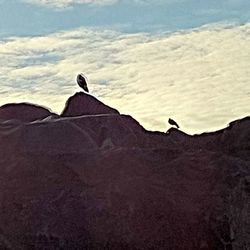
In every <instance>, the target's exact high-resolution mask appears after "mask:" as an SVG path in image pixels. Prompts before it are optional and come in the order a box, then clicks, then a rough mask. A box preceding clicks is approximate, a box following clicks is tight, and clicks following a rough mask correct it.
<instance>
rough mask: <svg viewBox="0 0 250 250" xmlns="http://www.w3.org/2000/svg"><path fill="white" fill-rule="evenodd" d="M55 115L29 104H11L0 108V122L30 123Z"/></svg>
mask: <svg viewBox="0 0 250 250" xmlns="http://www.w3.org/2000/svg"><path fill="white" fill-rule="evenodd" d="M52 115H55V114H54V113H51V112H50V111H49V110H48V109H46V108H44V107H41V106H37V105H34V104H30V103H11V104H5V105H3V106H1V107H0V119H1V120H19V121H22V122H32V121H36V120H41V119H44V118H46V117H48V116H52Z"/></svg>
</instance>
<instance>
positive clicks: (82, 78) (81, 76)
mask: <svg viewBox="0 0 250 250" xmlns="http://www.w3.org/2000/svg"><path fill="white" fill-rule="evenodd" d="M76 81H77V83H78V85H79V86H80V87H81V88H82V89H83V90H84V91H86V92H89V89H88V86H87V79H86V77H85V76H84V74H78V75H77V78H76Z"/></svg>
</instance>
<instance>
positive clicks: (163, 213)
mask: <svg viewBox="0 0 250 250" xmlns="http://www.w3.org/2000/svg"><path fill="white" fill-rule="evenodd" d="M12 107H13V109H11V110H10V109H8V106H7V108H6V106H5V107H1V108H0V121H1V122H0V249H23V250H26V249H35V250H36V249H51V250H54V249H63V250H69V249H70V250H71V249H77V250H78V249H79V250H81V249H93V250H97V249H112V250H120V249H128V250H129V249H131V250H132V249H133V250H135V249H137V250H138V249H143V250H144V249H145V250H149V249H151V250H152V249H156V250H158V249H160V250H161V249H162V250H166V249H176V250H179V249H180V250H193V249H234V250H235V249H237V250H241V249H249V248H250V230H249V229H250V213H249V211H250V167H249V162H250V118H248V117H247V118H244V119H241V120H237V121H234V122H232V123H230V125H229V126H228V127H227V128H225V129H223V130H220V131H217V132H213V133H204V134H201V135H195V136H190V135H188V134H185V133H184V132H182V131H179V130H176V129H175V130H171V131H170V132H169V133H168V134H165V133H161V132H150V131H147V130H145V129H144V128H143V127H142V126H141V125H140V124H139V123H138V122H137V121H136V120H135V119H133V118H132V117H131V116H127V115H121V114H119V112H118V111H117V110H115V109H113V108H110V107H108V106H106V105H105V104H103V103H101V102H100V101H99V100H98V99H96V98H94V97H92V96H90V95H88V94H85V93H80V94H79V93H77V94H75V95H74V96H72V97H70V98H69V100H68V101H67V104H66V107H65V109H64V111H63V112H62V115H61V116H51V113H50V112H49V111H48V110H47V111H46V110H43V109H39V108H38V107H37V106H32V105H31V106H29V110H30V111H29V117H28V116H27V115H24V114H22V109H20V107H22V104H20V105H18V104H16V105H15V107H14V106H12ZM42 110H43V111H42ZM41 111H42V112H41ZM1 114H4V115H2V116H1ZM13 114H15V115H13ZM46 115H48V116H49V117H50V118H48V119H46V118H45V116H46ZM34 117H35V118H36V120H34ZM10 119H11V120H12V121H13V120H15V121H18V122H11V121H10Z"/></svg>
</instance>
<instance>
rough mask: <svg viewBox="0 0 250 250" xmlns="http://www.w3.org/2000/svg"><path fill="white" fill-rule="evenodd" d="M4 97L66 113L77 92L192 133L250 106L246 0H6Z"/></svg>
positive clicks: (0, 46) (0, 92)
mask: <svg viewBox="0 0 250 250" xmlns="http://www.w3.org/2000/svg"><path fill="white" fill-rule="evenodd" d="M0 7H1V8H0V28H1V32H0V55H1V57H0V65H1V69H0V81H1V89H0V98H1V99H0V100H1V101H0V104H1V105H2V104H5V103H8V102H21V101H26V102H33V103H36V104H39V105H43V106H47V107H49V108H51V109H52V110H53V111H55V112H58V113H60V112H61V111H62V109H63V107H64V104H65V102H66V100H67V98H68V97H69V96H70V95H72V94H74V92H75V91H80V89H79V88H78V86H77V85H76V82H75V77H76V75H77V74H78V73H80V72H83V73H85V74H86V75H87V77H88V79H89V89H90V93H91V94H92V95H94V96H95V97H97V98H99V99H100V100H101V101H103V102H104V103H106V104H107V105H109V106H112V107H114V108H116V109H118V110H119V111H120V112H121V113H124V114H130V115H132V116H133V117H134V118H135V119H137V120H138V121H139V122H140V123H141V124H142V125H143V126H144V127H145V128H146V129H149V130H160V131H166V130H167V129H168V128H169V127H170V126H169V125H168V123H167V121H168V118H169V117H171V118H173V119H175V120H176V121H177V122H178V124H179V125H180V128H181V130H183V131H185V132H187V133H201V132H205V131H213V130H217V129H220V128H223V127H226V125H227V124H228V123H229V122H230V121H232V120H235V119H238V118H241V117H244V116H247V115H250V107H249V105H248V103H249V98H250V84H249V83H248V82H249V79H250V61H249V58H250V2H249V3H247V2H246V1H243V0H221V1H219V2H218V1H214V0H211V1H209V3H207V2H204V1H201V0H200V1H197V0H196V1H194V0H166V1H163V0H159V1H156V0H58V1H53V0H47V1H45V0H0Z"/></svg>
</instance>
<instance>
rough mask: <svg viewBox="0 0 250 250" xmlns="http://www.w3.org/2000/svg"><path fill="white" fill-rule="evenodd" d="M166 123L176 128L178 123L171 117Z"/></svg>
mask: <svg viewBox="0 0 250 250" xmlns="http://www.w3.org/2000/svg"><path fill="white" fill-rule="evenodd" d="M168 123H169V124H170V125H173V126H176V127H177V128H179V125H178V124H177V123H176V122H175V121H174V120H173V119H171V118H169V119H168Z"/></svg>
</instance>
